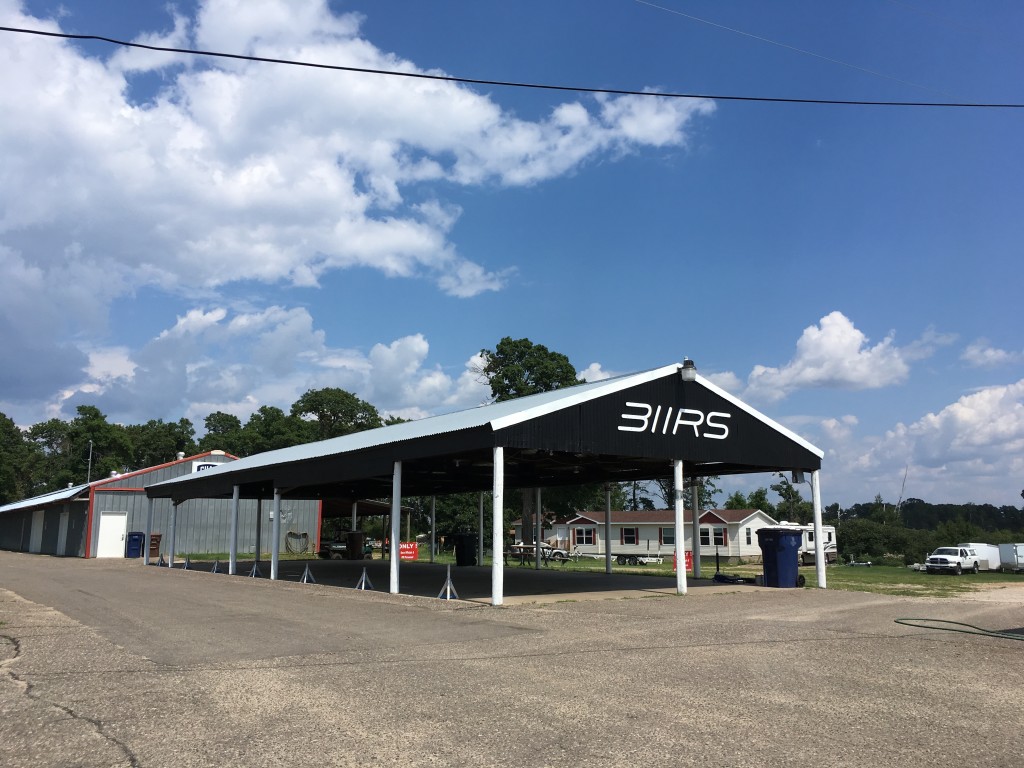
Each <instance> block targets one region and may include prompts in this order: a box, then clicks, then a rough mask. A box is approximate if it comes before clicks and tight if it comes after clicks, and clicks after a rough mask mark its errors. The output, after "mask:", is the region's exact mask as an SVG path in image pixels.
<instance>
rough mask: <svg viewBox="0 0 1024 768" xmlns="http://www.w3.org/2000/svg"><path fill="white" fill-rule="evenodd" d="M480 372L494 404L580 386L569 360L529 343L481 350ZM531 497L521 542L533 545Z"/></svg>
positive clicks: (512, 341)
mask: <svg viewBox="0 0 1024 768" xmlns="http://www.w3.org/2000/svg"><path fill="white" fill-rule="evenodd" d="M480 356H481V357H482V358H483V360H484V365H483V368H482V370H481V372H482V373H483V375H484V376H485V377H487V382H488V383H489V384H490V386H491V397H493V398H494V400H495V402H503V401H506V400H514V399H515V398H517V397H524V396H526V395H535V394H538V393H540V392H550V391H552V390H555V389H562V388H563V387H571V386H573V385H574V384H580V383H582V380H581V379H580V378H579V377H577V375H576V369H575V368H574V367H573V365H572V363H570V362H569V358H568V357H566V356H565V355H563V354H562V353H560V352H553V351H551V350H550V349H548V348H547V347H545V346H544V345H543V344H534V343H533V342H532V341H530V340H529V339H513V338H511V337H510V336H506V337H505V338H503V339H502V340H501V341H499V342H498V344H497V346H496V347H495V348H494V350H490V349H481V350H480ZM533 514H534V494H533V493H531V492H529V491H524V492H523V521H524V522H526V523H527V525H525V526H524V527H523V540H524V541H526V542H527V543H533V525H532V521H533Z"/></svg>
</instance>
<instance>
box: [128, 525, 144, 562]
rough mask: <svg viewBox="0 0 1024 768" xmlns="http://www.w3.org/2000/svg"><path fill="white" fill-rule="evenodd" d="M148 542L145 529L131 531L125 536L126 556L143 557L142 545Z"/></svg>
mask: <svg viewBox="0 0 1024 768" xmlns="http://www.w3.org/2000/svg"><path fill="white" fill-rule="evenodd" d="M145 544H146V534H145V533H144V532H143V531H129V532H128V534H127V535H126V536H125V537H124V556H125V557H142V547H143V546H145Z"/></svg>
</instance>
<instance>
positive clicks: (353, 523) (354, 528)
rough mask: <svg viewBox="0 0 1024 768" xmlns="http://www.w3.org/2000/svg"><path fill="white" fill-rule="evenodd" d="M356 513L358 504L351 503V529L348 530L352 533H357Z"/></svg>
mask: <svg viewBox="0 0 1024 768" xmlns="http://www.w3.org/2000/svg"><path fill="white" fill-rule="evenodd" d="M358 511H359V502H358V501H353V502H352V528H351V529H350V530H353V531H358V530H359V515H358V514H357V513H358Z"/></svg>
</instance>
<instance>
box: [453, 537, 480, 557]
mask: <svg viewBox="0 0 1024 768" xmlns="http://www.w3.org/2000/svg"><path fill="white" fill-rule="evenodd" d="M454 538H455V565H476V534H475V533H457V534H455V536H454Z"/></svg>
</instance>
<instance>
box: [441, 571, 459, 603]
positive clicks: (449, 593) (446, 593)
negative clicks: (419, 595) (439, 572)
mask: <svg viewBox="0 0 1024 768" xmlns="http://www.w3.org/2000/svg"><path fill="white" fill-rule="evenodd" d="M437 599H438V600H458V599H459V593H458V592H456V591H455V585H454V584H452V567H451V566H450V565H449V566H448V578H446V579H445V580H444V586H443V587H441V591H440V592H438V593H437Z"/></svg>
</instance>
